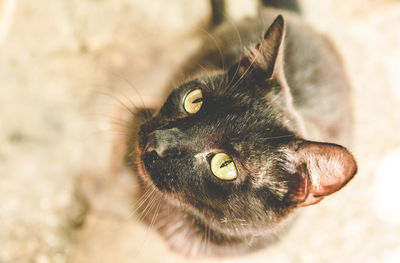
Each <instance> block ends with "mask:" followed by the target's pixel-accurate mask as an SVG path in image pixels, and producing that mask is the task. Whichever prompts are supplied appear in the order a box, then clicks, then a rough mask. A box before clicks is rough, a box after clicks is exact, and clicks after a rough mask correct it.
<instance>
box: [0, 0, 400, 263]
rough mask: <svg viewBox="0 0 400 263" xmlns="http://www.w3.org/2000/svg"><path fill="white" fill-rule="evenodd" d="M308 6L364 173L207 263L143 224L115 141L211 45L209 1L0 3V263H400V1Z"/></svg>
mask: <svg viewBox="0 0 400 263" xmlns="http://www.w3.org/2000/svg"><path fill="white" fill-rule="evenodd" d="M255 2H256V1H255V0H251V1H250V0H231V1H229V4H230V5H229V6H230V12H231V13H232V14H233V16H240V15H243V14H251V13H252V12H254V4H255ZM301 4H302V7H303V11H304V17H305V19H307V20H308V21H309V22H310V23H311V24H313V25H314V26H315V27H316V28H318V29H319V30H321V31H323V32H325V33H326V34H328V35H329V36H330V37H331V38H332V39H333V40H334V42H335V43H336V45H337V46H338V49H339V50H340V51H341V53H342V54H343V59H344V61H345V63H346V67H347V69H348V72H349V75H350V77H351V81H352V84H353V87H354V92H353V94H354V100H353V101H354V109H355V121H356V129H355V136H354V144H353V146H352V147H351V149H352V151H353V152H354V154H355V156H356V158H357V160H358V162H359V173H358V175H357V176H356V178H355V179H354V180H353V181H352V182H351V183H350V184H349V185H348V186H346V187H345V188H344V189H343V191H341V192H340V193H337V194H335V196H334V197H332V198H327V199H326V200H324V201H323V202H322V203H320V204H319V205H317V206H315V207H309V208H306V209H304V213H303V216H302V217H301V219H300V220H299V222H298V223H297V225H296V227H295V228H294V229H293V231H291V232H290V233H289V235H288V236H287V237H285V239H284V240H282V242H280V243H279V244H277V245H274V246H273V247H271V248H269V249H266V250H265V251H261V252H259V253H256V254H253V255H249V256H247V257H240V258H232V259H226V260H215V261H210V260H201V259H199V260H187V259H184V258H181V257H180V256H179V255H175V254H172V253H171V252H169V251H168V248H167V247H166V246H165V244H164V243H163V242H162V240H161V239H160V237H158V235H157V234H156V233H154V232H153V231H152V230H151V229H149V228H148V227H147V226H146V225H144V224H142V223H141V221H140V218H137V216H136V215H135V213H134V209H135V206H136V203H135V198H134V193H135V180H134V177H133V176H132V175H131V174H129V173H128V172H126V171H125V169H124V167H122V166H121V165H120V162H121V149H120V148H119V146H118V145H120V144H118V142H119V140H120V138H121V137H122V136H123V135H124V125H125V124H124V121H125V120H126V118H127V117H129V111H128V110H127V108H132V107H133V104H136V105H141V104H142V103H144V104H146V105H158V103H159V100H160V96H159V94H161V93H162V91H163V87H165V84H166V83H167V82H168V80H169V78H170V77H171V74H172V73H173V72H174V69H176V68H177V67H178V66H179V64H180V63H181V62H182V61H183V60H184V58H185V57H187V55H188V54H190V52H191V51H193V50H194V49H195V48H196V46H197V45H198V43H199V39H200V38H201V37H202V36H204V34H205V33H204V31H202V30H201V29H200V28H202V27H203V26H204V25H205V23H206V21H207V16H208V12H209V10H208V1H206V0H202V1H200V0H198V1H189V0H169V1H162V0H148V1H143V0H118V1H104V0H83V1H82V0H58V1H53V0H41V1H40V4H39V3H38V2H37V1H29V0H21V1H18V2H17V1H14V0H0V15H1V16H2V17H0V58H1V59H0V129H1V133H0V200H1V201H0V262H2V263H3V262H4V263H5V262H35V263H47V262H56V263H62V262H74V263H80V262H82V263H90V262H96V263H101V262H121V263H123V262H138V263H142V262H143V263H145V262H146V263H147V262H149V263H150V262H174V263H175V262H266V261H268V262H400V205H399V203H400V193H399V192H400V191H399V190H398V185H399V184H400V172H399V169H398V167H397V166H398V163H399V162H400V136H399V130H400V29H399V28H400V2H399V1H396V0H346V1H345V0H337V1H333V0H324V1H317V0H304V1H301Z"/></svg>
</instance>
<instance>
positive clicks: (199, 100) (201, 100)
mask: <svg viewBox="0 0 400 263" xmlns="http://www.w3.org/2000/svg"><path fill="white" fill-rule="evenodd" d="M200 102H203V98H198V99H195V100H194V101H192V103H200Z"/></svg>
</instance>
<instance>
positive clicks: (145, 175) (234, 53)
mask: <svg viewBox="0 0 400 263" xmlns="http://www.w3.org/2000/svg"><path fill="white" fill-rule="evenodd" d="M264 2H268V1H264ZM278 14H284V17H285V21H286V25H287V26H286V37H285V23H284V20H283V18H282V17H281V16H278V18H277V15H278ZM271 24H272V25H271ZM269 25H271V27H270V28H269V29H268V31H267V32H266V33H265V31H266V29H267V28H268V26H269ZM264 33H265V35H264V40H262V36H263V34H264ZM260 40H261V42H260ZM257 43H258V44H257ZM285 76H286V77H285ZM183 77H184V78H185V81H186V82H181V83H180V84H181V85H180V86H179V87H178V88H176V89H174V90H173V91H172V93H171V95H170V96H169V98H168V100H167V102H166V103H165V105H164V106H163V107H162V109H161V110H160V112H159V113H158V114H157V115H155V116H154V117H153V118H152V119H151V120H145V121H144V124H143V125H142V126H141V127H140V132H139V142H137V141H134V140H128V155H127V160H128V163H133V162H134V163H137V164H136V165H137V166H138V170H137V172H138V174H139V182H140V185H141V193H140V195H141V198H142V200H144V201H143V203H142V205H141V207H142V208H141V209H142V210H141V212H140V213H141V214H142V215H143V216H144V217H145V218H146V220H147V221H148V223H149V224H151V225H152V228H154V229H156V230H157V231H158V232H159V233H160V234H161V235H162V236H163V238H164V239H165V240H166V241H167V242H168V244H169V246H170V247H171V248H173V250H175V251H177V252H179V253H182V254H185V255H188V256H197V255H201V256H226V255H229V256H232V255H235V254H243V253H248V252H250V251H254V250H257V249H260V248H262V247H266V246H267V245H268V244H270V243H272V242H274V241H276V240H277V239H279V236H280V235H281V233H283V232H284V231H286V229H287V226H288V225H289V224H290V223H291V222H292V220H291V219H292V218H293V217H292V216H291V215H293V214H294V211H295V208H296V207H299V206H306V205H311V204H314V203H317V202H319V201H320V200H321V199H322V198H323V197H324V196H326V195H329V194H331V193H333V192H335V191H337V190H339V189H340V188H341V187H342V186H344V185H345V184H346V183H347V182H348V181H349V180H350V179H351V178H352V177H353V176H354V174H355V172H356V164H355V161H354V159H353V157H352V156H351V154H350V153H349V152H348V151H347V150H346V149H345V148H343V147H341V146H339V145H335V144H328V143H319V142H318V143H317V142H314V141H320V142H330V143H340V144H347V143H348V142H349V136H350V131H351V106H350V100H349V92H350V91H349V84H348V80H347V78H346V74H345V72H344V70H343V67H342V64H341V61H340V59H339V56H338V55H337V53H336V51H335V50H334V48H333V47H332V45H331V44H330V42H329V41H328V40H327V39H326V38H325V37H324V36H322V35H320V34H318V33H316V32H314V31H313V30H312V29H311V28H309V27H308V26H307V25H305V24H304V23H303V22H302V21H301V19H300V18H299V17H297V16H296V15H294V14H292V13H286V12H285V11H282V10H276V9H266V10H264V11H262V14H261V15H260V17H257V18H255V19H246V20H244V21H241V22H238V23H237V24H235V25H233V24H232V23H225V24H222V25H220V26H219V27H217V28H216V29H215V31H214V32H213V33H212V37H211V38H208V39H206V40H205V41H204V44H203V46H202V47H201V48H200V50H199V51H198V52H197V53H196V54H194V55H193V57H191V58H190V59H189V60H188V62H187V63H186V64H185V65H184V66H183V67H182V69H181V70H180V71H179V72H178V74H177V78H180V79H182V78H183ZM182 83H183V84H182ZM175 87H176V86H174V88H175ZM199 89H200V90H201V91H202V94H203V95H204V97H201V103H202V104H200V107H201V108H200V110H198V109H196V113H188V112H187V111H185V109H186V108H185V109H183V108H182V107H183V106H182V103H183V102H185V100H186V98H187V96H188V92H190V91H193V90H199ZM185 103H186V102H185ZM197 103H199V101H197ZM184 105H186V104H184ZM197 111H198V112H197ZM133 127H137V123H135V124H134V125H133ZM131 132H132V138H135V137H136V134H137V133H138V131H137V129H134V128H132V129H131ZM309 140H312V141H309ZM218 153H227V154H228V155H229V156H230V157H231V159H230V160H229V161H230V162H232V161H233V162H234V163H235V171H236V172H237V175H236V177H235V178H234V179H233V180H226V181H224V180H221V179H220V178H217V176H216V175H215V172H214V171H210V166H211V162H212V158H213V157H214V156H215V155H216V154H218ZM222 167H223V166H221V167H220V168H222ZM213 173H214V174H213ZM150 193H151V194H150Z"/></svg>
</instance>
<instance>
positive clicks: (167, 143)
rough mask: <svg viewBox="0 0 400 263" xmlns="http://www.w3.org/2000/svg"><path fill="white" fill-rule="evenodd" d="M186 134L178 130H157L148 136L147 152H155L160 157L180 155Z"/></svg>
mask: <svg viewBox="0 0 400 263" xmlns="http://www.w3.org/2000/svg"><path fill="white" fill-rule="evenodd" d="M183 139H184V134H183V133H182V132H181V131H180V130H179V129H178V128H172V129H166V130H155V131H153V132H151V133H150V134H149V135H148V136H147V143H146V148H145V149H146V152H152V151H155V152H156V153H157V155H158V156H159V157H165V155H166V153H178V152H179V150H180V148H181V145H182V142H183Z"/></svg>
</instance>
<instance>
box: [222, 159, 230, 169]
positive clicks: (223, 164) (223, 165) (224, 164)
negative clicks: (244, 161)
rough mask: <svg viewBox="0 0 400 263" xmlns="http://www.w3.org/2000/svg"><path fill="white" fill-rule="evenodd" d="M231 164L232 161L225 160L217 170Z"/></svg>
mask: <svg viewBox="0 0 400 263" xmlns="http://www.w3.org/2000/svg"><path fill="white" fill-rule="evenodd" d="M231 162H232V160H227V161H225V162H223V163H222V164H221V166H220V167H219V168H223V167H225V166H227V165H228V164H230V163H231Z"/></svg>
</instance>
